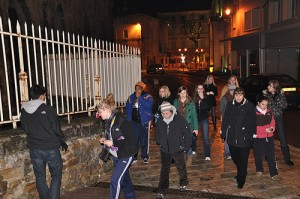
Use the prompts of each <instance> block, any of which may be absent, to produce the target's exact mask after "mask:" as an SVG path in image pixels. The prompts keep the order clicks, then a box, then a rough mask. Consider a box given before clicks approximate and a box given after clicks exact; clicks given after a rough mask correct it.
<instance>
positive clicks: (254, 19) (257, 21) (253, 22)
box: [244, 8, 261, 31]
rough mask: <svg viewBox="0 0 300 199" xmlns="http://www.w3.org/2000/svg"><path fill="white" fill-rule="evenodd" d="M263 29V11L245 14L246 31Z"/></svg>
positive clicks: (251, 11)
mask: <svg viewBox="0 0 300 199" xmlns="http://www.w3.org/2000/svg"><path fill="white" fill-rule="evenodd" d="M259 27H261V11H260V8H254V9H253V10H250V11H247V12H245V26H244V30H245V31H247V30H251V29H254V28H259Z"/></svg>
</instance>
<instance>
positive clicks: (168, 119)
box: [155, 101, 192, 198]
mask: <svg viewBox="0 0 300 199" xmlns="http://www.w3.org/2000/svg"><path fill="white" fill-rule="evenodd" d="M160 111H161V115H162V117H159V118H158V120H157V123H156V128H155V133H156V134H155V139H156V142H157V144H158V145H160V158H161V170H160V180H159V185H158V188H157V189H156V191H157V192H158V193H157V196H156V198H164V196H165V194H166V191H167V189H168V188H169V173H170V166H171V161H172V159H174V161H175V165H176V168H177V172H178V174H179V185H180V191H185V190H186V185H187V184H188V178H187V171H186V163H185V152H186V151H187V150H189V149H190V147H191V144H192V134H191V130H190V127H189V124H188V122H187V121H186V120H185V119H184V118H183V117H182V116H181V115H179V114H177V113H176V108H175V107H174V106H172V105H171V104H170V103H169V102H166V101H164V102H163V103H162V104H161V106H160Z"/></svg>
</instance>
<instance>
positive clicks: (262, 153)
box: [253, 137, 278, 177]
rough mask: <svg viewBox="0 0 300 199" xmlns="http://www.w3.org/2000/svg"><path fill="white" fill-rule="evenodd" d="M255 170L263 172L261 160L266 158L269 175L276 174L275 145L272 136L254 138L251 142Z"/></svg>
mask: <svg viewBox="0 0 300 199" xmlns="http://www.w3.org/2000/svg"><path fill="white" fill-rule="evenodd" d="M253 152H254V158H255V166H256V171H260V172H263V171H264V168H263V163H262V160H263V159H265V158H266V160H267V163H268V166H269V171H270V175H271V177H272V176H274V175H278V171H277V167H276V161H275V147H274V139H273V137H269V138H267V139H266V138H256V139H254V143H253Z"/></svg>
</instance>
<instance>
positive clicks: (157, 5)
mask: <svg viewBox="0 0 300 199" xmlns="http://www.w3.org/2000/svg"><path fill="white" fill-rule="evenodd" d="M117 7H118V13H119V14H121V15H122V14H137V13H143V14H155V13H159V12H178V11H192V10H210V8H211V0H117Z"/></svg>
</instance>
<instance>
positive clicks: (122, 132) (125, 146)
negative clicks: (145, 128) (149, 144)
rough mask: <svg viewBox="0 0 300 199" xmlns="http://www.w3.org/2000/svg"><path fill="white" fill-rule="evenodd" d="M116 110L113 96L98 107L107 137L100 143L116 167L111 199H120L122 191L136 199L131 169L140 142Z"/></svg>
mask: <svg viewBox="0 0 300 199" xmlns="http://www.w3.org/2000/svg"><path fill="white" fill-rule="evenodd" d="M109 96H110V97H109ZM114 109H115V103H114V100H113V96H112V95H111V94H110V95H108V97H107V98H106V99H105V100H102V101H101V102H100V104H99V105H98V114H99V115H100V116H101V118H102V119H103V120H105V133H104V134H105V136H104V137H103V138H101V139H100V140H99V142H100V143H101V144H104V145H105V147H106V148H107V149H108V150H109V152H110V153H111V154H112V156H113V162H114V167H115V168H114V171H113V174H112V176H111V181H110V199H118V198H119V196H120V191H121V190H122V191H123V192H124V194H125V197H126V199H135V198H136V195H135V191H134V188H133V185H132V182H131V179H130V175H129V167H130V165H131V163H132V160H133V156H134V154H136V153H137V150H138V140H137V138H136V136H135V134H134V133H133V129H132V126H131V123H130V122H129V121H128V120H126V119H125V118H124V117H122V116H121V115H120V114H117V113H116V112H115V110H114Z"/></svg>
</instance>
